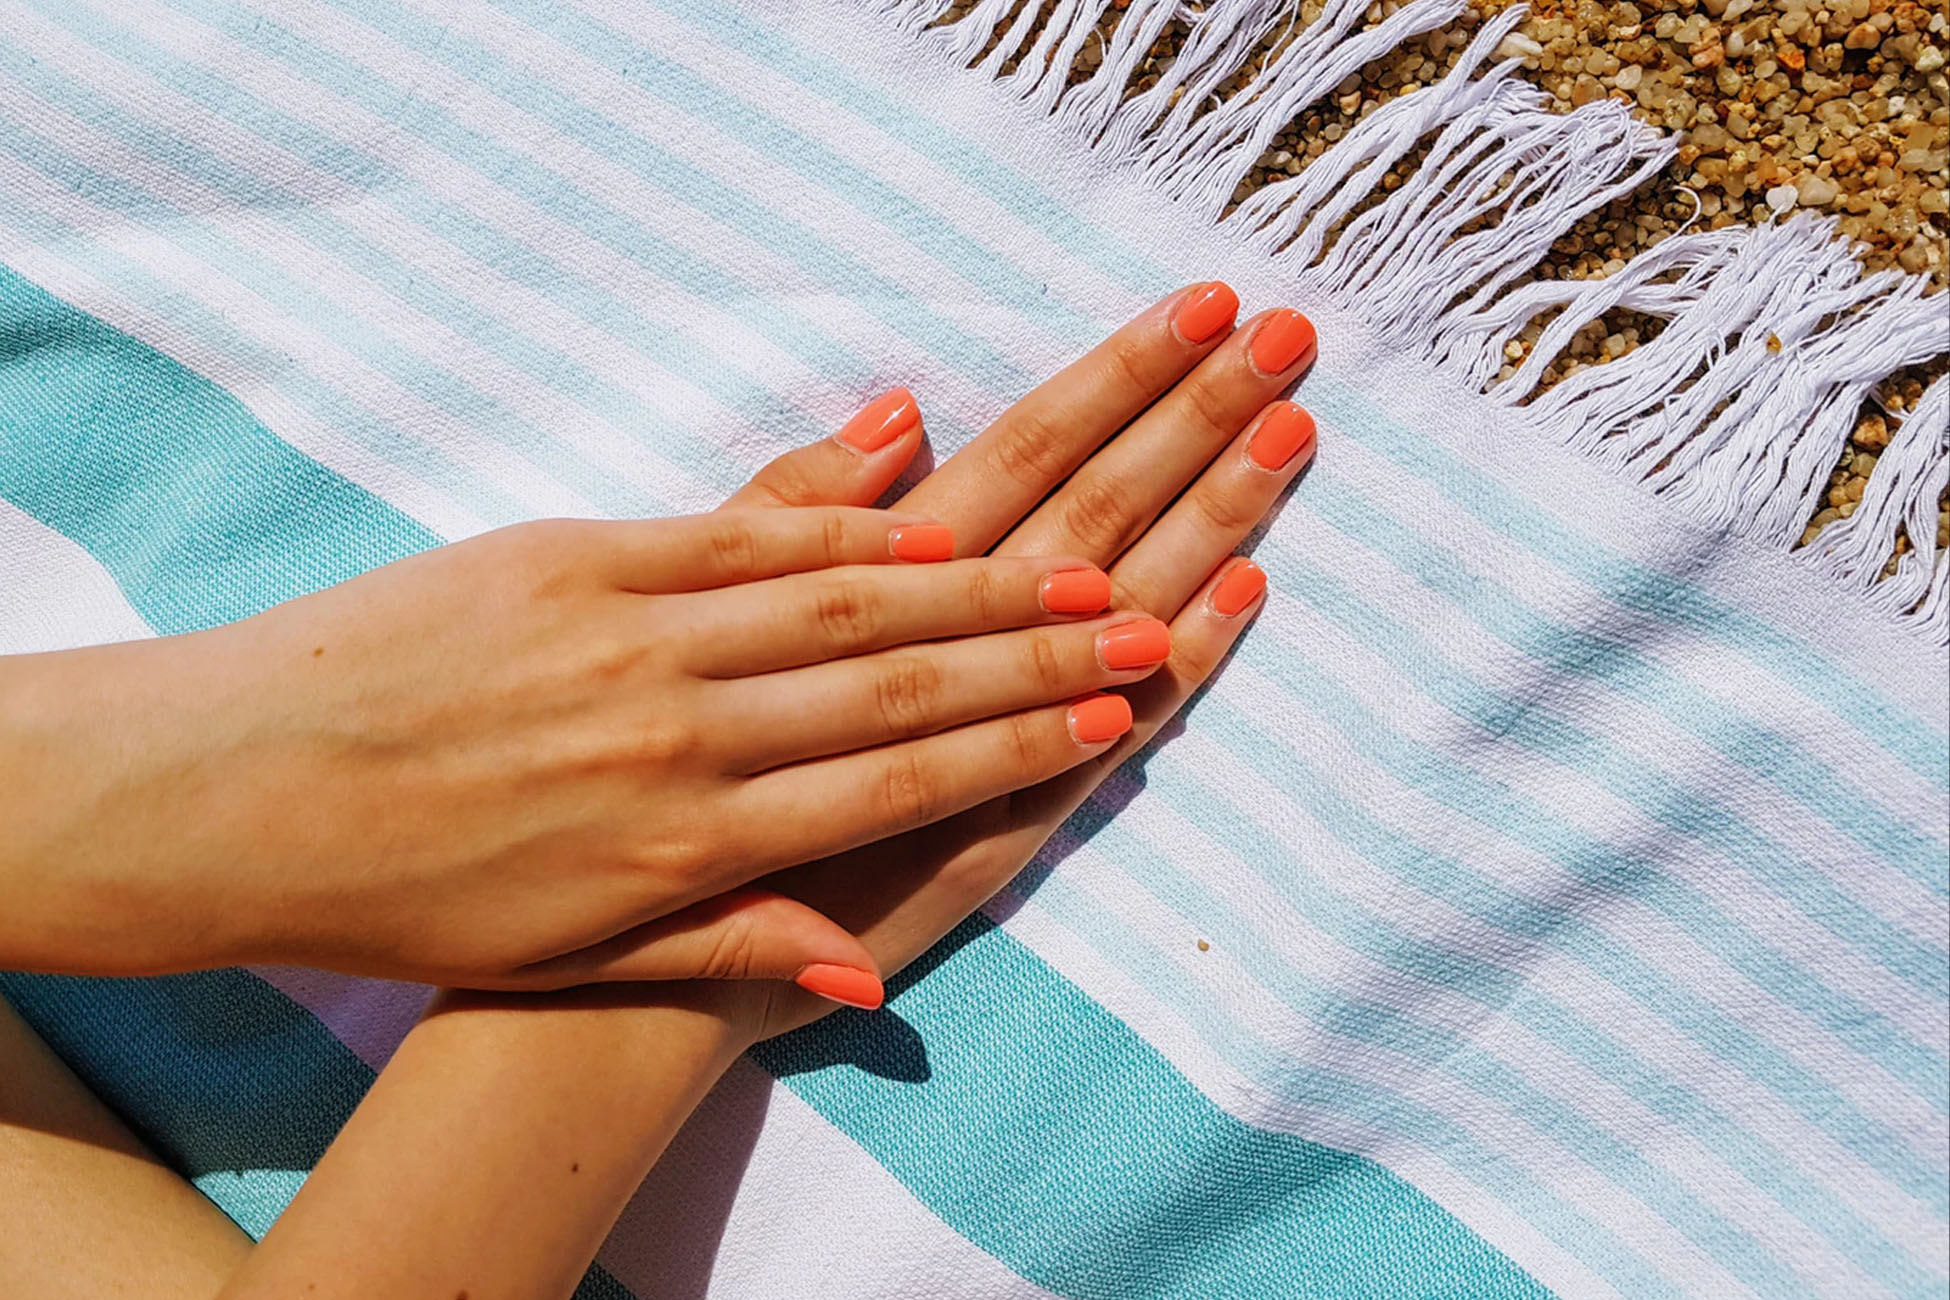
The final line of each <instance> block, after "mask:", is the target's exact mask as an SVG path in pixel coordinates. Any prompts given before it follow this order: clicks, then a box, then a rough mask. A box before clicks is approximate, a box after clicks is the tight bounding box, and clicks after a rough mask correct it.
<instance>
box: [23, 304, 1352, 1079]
mask: <svg viewBox="0 0 1950 1300" xmlns="http://www.w3.org/2000/svg"><path fill="white" fill-rule="evenodd" d="M1236 308H1237V300H1236V298H1234V297H1233V296H1232V294H1231V291H1230V290H1229V289H1226V288H1225V287H1224V286H1223V285H1196V286H1192V287H1190V288H1188V289H1185V290H1181V291H1180V292H1178V293H1176V294H1173V295H1172V296H1170V297H1169V298H1167V299H1165V300H1164V301H1163V302H1161V303H1159V304H1157V305H1155V306H1154V307H1152V308H1151V309H1149V310H1147V311H1146V312H1144V313H1143V314H1141V315H1140V316H1139V317H1137V318H1136V319H1135V320H1133V321H1132V322H1130V323H1129V324H1127V325H1126V326H1124V327H1123V328H1122V329H1120V330H1119V331H1118V332H1117V333H1116V334H1115V335H1113V336H1112V337H1111V338H1110V339H1109V340H1108V341H1107V342H1105V343H1104V344H1103V345H1101V346H1100V347H1099V348H1097V349H1096V350H1094V351H1093V352H1091V353H1090V354H1089V355H1088V356H1086V357H1084V358H1083V359H1082V360H1080V361H1079V362H1077V363H1076V364H1074V365H1072V366H1071V367H1069V368H1068V369H1067V370H1065V371H1064V372H1063V373H1061V374H1060V375H1058V376H1056V377H1055V378H1054V379H1052V380H1050V381H1049V382H1048V383H1046V384H1044V385H1042V386H1041V387H1039V388H1038V389H1037V390H1035V391H1034V392H1033V393H1031V394H1030V395H1029V396H1027V397H1026V398H1024V399H1023V400H1022V401H1021V402H1019V403H1018V404H1017V405H1016V406H1014V407H1013V408H1011V409H1010V411H1009V412H1008V413H1007V414H1005V415H1004V416H1003V417H1002V418H1001V419H1000V420H999V421H997V423H996V424H995V425H994V426H993V427H991V428H990V429H989V430H987V431H986V432H985V433H984V434H983V435H982V436H981V437H979V438H978V439H976V440H975V441H974V442H973V443H972V444H970V446H968V447H967V448H965V449H964V450H963V451H962V452H961V453H959V454H958V455H956V456H955V457H953V458H952V459H951V460H950V461H948V462H947V463H946V464H945V465H943V466H942V467H941V468H940V469H938V470H937V471H936V472H935V473H933V474H932V475H930V476H929V477H928V478H927V479H926V480H924V481H923V482H922V483H921V484H920V485H919V486H917V487H916V488H915V489H914V490H913V491H912V492H910V493H909V494H908V495H907V496H906V497H905V498H903V499H902V500H901V501H900V502H898V503H897V504H896V506H895V508H894V509H893V510H892V511H889V512H879V511H871V510H867V509H864V508H862V507H863V506H864V505H865V504H866V503H870V502H872V501H875V500H877V499H878V498H879V497H880V496H881V495H882V494H883V493H884V492H886V491H887V490H888V488H889V487H890V486H891V484H892V483H893V482H894V480H895V479H896V478H897V477H898V476H899V474H900V473H901V471H902V470H903V469H904V468H905V467H906V465H907V464H908V462H909V461H910V460H911V459H912V457H913V455H914V453H915V452H916V451H917V450H918V449H919V446H920V443H921V437H922V434H921V427H920V421H919V415H918V411H916V410H915V408H914V405H913V402H912V399H911V398H910V397H908V396H907V395H906V394H905V393H901V392H897V393H895V394H889V395H888V397H886V398H883V399H881V400H880V401H879V402H876V403H875V404H873V405H872V406H870V407H869V408H868V409H867V410H866V411H864V412H862V414H861V416H860V417H858V418H856V419H855V420H854V421H853V422H851V423H850V424H849V425H848V427H847V428H846V429H845V430H842V431H841V433H840V434H839V435H837V436H836V437H835V438H833V439H831V440H829V441H827V442H824V443H821V444H819V445H816V446H814V447H809V448H805V449H802V450H800V451H796V452H793V453H790V454H788V455H787V456H785V457H782V458H781V459H779V460H778V461H775V462H774V463H773V464H771V465H769V466H767V467H766V468H765V469H764V470H763V471H761V472H760V474H759V475H758V476H757V477H756V478H755V479H754V480H753V481H752V483H751V484H749V485H748V486H747V487H745V488H744V489H742V490H741V491H740V492H738V493H737V494H736V495H735V496H734V497H733V498H732V499H731V500H730V501H728V502H727V503H726V505H725V507H724V508H723V509H722V510H720V511H719V512H718V513H716V514H714V515H708V516H698V517H694V518H689V519H677V520H661V521H645V522H624V523H598V522H572V521H552V522H547V523H541V524H532V525H523V526H519V527H516V528H511V529H505V530H502V531H500V532H497V533H492V534H488V535H486V536H484V537H481V538H477V539H473V540H471V541H468V542H463V543H460V544H457V545H454V546H450V547H444V548H440V549H439V550H436V551H432V552H429V553H426V554H424V555H421V556H416V557H413V558H411V559H408V560H405V561H402V562H400V563H398V564H395V565H390V566H388V567H386V568H384V569H381V570H377V571H375V572H373V573H371V574H368V575H366V576H364V577H362V578H359V579H356V580H354V581H352V582H349V583H346V584H344V585H342V586H340V587H336V588H332V589H330V590H327V591H324V592H320V593H318V594H316V595H313V596H309V597H305V598H303V599H300V600H297V601H293V602H290V603H289V604H287V605H283V606H280V607H278V608H276V609H274V610H271V611H268V612H267V613H265V614H263V615H260V616H258V617H256V618H253V619H249V620H246V621H244V622H242V623H239V624H235V625H232V626H230V627H226V628H220V629H215V630H213V631H210V632H205V633H199V634H195V635H192V636H186V637H177V638H169V639H166V640H163V641H157V642H150V643H140V644H135V645H128V646H113V647H102V648H99V649H95V650H89V651H82V652H76V653H73V654H65V655H55V656H46V657H44V658H43V659H42V661H41V663H40V664H39V665H38V666H37V667H36V669H35V670H34V671H32V672H28V673H25V674H23V675H20V676H19V677H17V678H16V679H15V682H16V686H17V687H19V686H21V685H23V684H24V686H25V689H15V690H13V691H12V692H10V694H11V696H12V699H11V701H10V703H9V708H8V712H10V713H11V714H12V715H13V716H14V717H16V718H18V719H20V720H21V725H22V727H23V728H24V735H25V737H26V747H27V748H28V749H29V751H31V752H32V753H33V755H34V757H35V758H37V759H38V760H40V761H30V762H29V763H27V764H26V765H25V767H24V770H25V771H26V772H27V773H28V774H29V779H28V781H27V783H26V785H27V786H28V787H29V788H27V789H25V790H23V791H20V792H17V793H18V794H20V795H24V797H22V798H20V800H19V807H20V809H21V810H22V812H23V814H24V821H23V822H22V823H21V824H22V825H23V826H24V828H25V832H26V833H25V834H24V835H21V836H19V837H17V838H16V841H15V842H16V845H17V849H16V851H15V852H14V853H12V854H9V853H8V851H7V850H5V849H0V873H4V874H5V875H6V877H7V878H8V881H9V895H10V897H13V898H19V899H21V900H23V901H24V903H25V905H24V906H21V907H18V908H15V909H14V911H13V915H14V917H15V918H16V920H17V921H19V922H23V923H22V924H19V925H17V926H16V927H13V929H16V930H17V931H18V932H6V931H8V929H9V927H8V926H7V923H5V922H0V942H4V944H5V945H6V954H7V957H8V960H9V963H10V964H14V965H21V966H29V967H34V966H38V967H39V968H42V969H62V970H72V971H86V972H90V973H100V974H108V973H114V974H133V973H148V972H155V971H163V970H174V969H185V968H189V967H195V966H207V965H216V964H228V963H234V962H239V961H266V962H292V963H305V964H312V965H318V966H324V967H329V968H334V969H340V970H347V971H352V972H355V973H364V974H374V975H381V976H388V977H393V978H406V979H416V980H425V981H430V982H437V983H446V984H455V985H463V986H468V987H474V988H500V989H544V988H557V987H563V986H568V985H576V984H582V983H586V982H590V981H608V980H643V979H676V978H691V977H697V976H709V977H730V978H738V977H769V978H766V979H763V980H760V981H755V982H749V983H738V984H732V985H726V986H723V987H722V988H720V989H717V990H714V994H713V996H714V998H715V999H716V1003H715V1005H716V1006H717V1008H718V1010H719V1011H720V1012H721V1013H722V1014H726V1015H728V1016H729V1017H730V1018H731V1019H732V1020H733V1021H734V1023H736V1024H737V1025H738V1026H739V1030H740V1033H741V1034H742V1035H743V1036H744V1037H745V1038H747V1039H750V1040H756V1039H758V1038H762V1037H765V1036H769V1035H770V1034H774V1033H778V1032H781V1031H783V1030H785V1029H789V1028H792V1027H794V1026H796V1025H798V1024H802V1023H805V1022H806V1021H809V1020H811V1019H814V1018H816V1017H817V1016H818V1015H819V1014H820V1013H821V1012H823V1011H824V1010H828V1009H830V1008H831V1006H832V1002H831V1001H829V1000H827V998H839V999H841V1000H847V1001H853V1002H859V1003H869V1004H870V1003H872V1002H874V1001H877V1000H878V976H879V974H880V972H883V971H891V970H894V969H898V968H899V967H900V966H902V965H904V964H906V963H907V962H908V961H911V960H913V959H914V958H915V957H916V956H918V955H919V954H920V953H921V952H923V951H925V950H926V948H927V947H928V946H929V945H931V944H932V943H933V942H935V940H937V939H938V938H939V937H940V936H941V935H942V934H945V933H946V932H947V931H948V930H949V929H951V928H952V927H953V926H954V925H955V924H956V923H957V922H959V921H960V920H961V919H962V918H963V917H965V916H966V915H967V914H968V913H969V912H970V911H972V910H973V909H974V908H976V907H977V906H979V905H980V904H981V903H982V902H983V901H984V900H986V899H987V898H988V897H989V896H990V895H991V894H993V893H994V892H995V890H996V889H998V888H1000V887H1001V886H1002V885H1003V884H1004V883H1006V881H1007V880H1008V879H1009V878H1010V877H1011V876H1013V875H1014V874H1015V872H1016V871H1018V870H1019V869H1020V868H1021V866H1022V865H1023V864H1024V863H1025V862H1027V861H1028V860H1029V858H1030V857H1031V856H1032V855H1033V854H1034V853H1035V851H1036V849H1037V848H1038V847H1040V845H1041V844H1042V843H1043V841H1044V840H1045V839H1047V838H1048V836H1049V835H1050V834H1051V833H1052V832H1053V831H1054V830H1055V829H1056V827H1057V826H1058V825H1060V824H1061V822H1062V821H1063V819H1064V818H1065V817H1067V816H1068V815H1069V813H1070V812H1071V811H1072V810H1074V809H1075V807H1076V806H1077V805H1078V804H1079V803H1081V802H1082V800H1083V799H1084V798H1086V797H1087V796H1088V794H1089V793H1090V792H1091V790H1093V789H1094V788H1095V786H1096V785H1097V783H1098V782H1099V781H1101V780H1102V778H1103V777H1104V776H1105V775H1106V774H1108V772H1109V771H1111V770H1112V768H1114V767H1115V765H1116V764H1117V763H1118V762H1119V761H1121V759H1122V758H1123V757H1125V756H1126V755H1128V753H1129V752H1130V751H1131V750H1132V749H1133V748H1135V747H1136V746H1138V745H1141V744H1142V743H1143V742H1144V741H1145V740H1146V739H1148V738H1149V737H1150V736H1151V735H1152V734H1153V733H1155V731H1156V730H1157V729H1158V727H1159V726H1161V725H1162V724H1163V723H1164V722H1165V720H1166V719H1168V718H1169V717H1170V716H1171V714H1172V713H1173V712H1175V711H1176V710H1177V709H1178V708H1179V707H1180V706H1181V705H1182V704H1183V703H1184V701H1185V700H1186V698H1187V697H1188V696H1189V695H1190V694H1191V692H1192V691H1193V690H1195V689H1196V688H1197V686H1198V685H1199V684H1200V683H1201V682H1202V681H1203V680H1204V679H1205V678H1206V676H1207V675H1208V674H1209V673H1210V672H1211V671H1212V669H1213V668H1214V667H1215V666H1216V665H1217V663H1218V662H1219V661H1220V659H1221V658H1222V657H1223V655H1224V654H1225V652H1226V650H1227V648H1228V647H1229V646H1230V645H1231V643H1232V641H1233V639H1234V638H1235V637H1236V636H1237V635H1238V633H1239V631H1240V629H1241V628H1242V627H1243V625H1244V623H1245V622H1246V620H1247V619H1248V618H1249V617H1250V615H1251V614H1252V613H1253V612H1254V611H1255V610H1256V609H1257V607H1258V605H1259V603H1260V600H1261V598H1262V592H1263V589H1264V577H1263V575H1261V574H1260V573H1259V571H1258V570H1257V569H1255V568H1254V567H1253V566H1251V564H1250V563H1249V562H1247V561H1245V560H1242V559H1238V558H1234V557H1232V552H1233V550H1234V548H1236V547H1237V546H1238V544H1239V543H1240V541H1241V540H1242V539H1243V538H1244V537H1245V536H1246V534H1247V533H1248V532H1249V531H1250V530H1251V529H1252V528H1253V527H1254V526H1255V525H1256V524H1257V523H1258V521H1259V520H1260V519H1261V517H1262V516H1263V515H1264V514H1265V512H1266V511H1267V510H1268V509H1269V508H1270V507H1271V506H1272V504H1273V503H1274V502H1275V500H1276V499H1277V498H1278V496H1279V494H1280V493H1281V491H1282V490H1283V489H1284V488H1285V486H1286V485H1287V484H1288V483H1289V482H1290V481H1291V480H1292V478H1293V477H1294V476H1295V475H1296V474H1297V473H1298V472H1299V470H1300V469H1301V467H1302V466H1303V465H1304V464H1305V463H1306V461H1307V459H1308V457H1309V455H1310V453H1311V448H1312V439H1313V430H1312V423H1311V421H1310V420H1308V419H1307V417H1306V415H1305V413H1304V412H1302V411H1301V410H1300V409H1299V408H1298V407H1295V406H1293V405H1291V404H1290V403H1285V402H1278V401H1273V400H1272V399H1274V398H1275V397H1276V396H1277V394H1278V393H1279V392H1281V391H1282V390H1283V389H1284V388H1286V387H1287V386H1288V385H1289V384H1291V383H1292V382H1293V380H1294V379H1295V378H1297V377H1298V375H1299V373H1300V372H1301V371H1302V370H1303V369H1304V368H1305V366H1306V365H1307V364H1308V363H1309V362H1310V361H1311V359H1312V355H1313V342H1314V341H1313V333H1312V329H1311V326H1309V325H1308V324H1307V322H1306V321H1305V319H1304V318H1302V317H1300V316H1298V315H1297V314H1296V313H1292V312H1270V313H1265V314H1262V315H1260V316H1258V317H1255V318H1253V319H1251V320H1249V321H1248V322H1246V323H1245V325H1243V326H1242V327H1240V328H1238V329H1236V330H1235V329H1233V328H1232V326H1233V321H1234V316H1235V313H1236ZM1269 402H1270V403H1271V404H1270V405H1269ZM950 552H952V555H954V556H957V557H961V558H954V559H949V558H946V557H947V556H948V555H949V554H950ZM1106 608H1113V609H1115V610H1116V611H1117V612H1114V613H1105V612H1103V611H1104V610H1105V609H1106ZM1111 687H1120V688H1123V689H1122V691H1121V694H1119V695H1113V696H1108V697H1103V696H1099V695H1098V694H1097V693H1099V692H1103V691H1105V690H1107V689H1108V688H1111ZM1079 697H1082V698H1079ZM1126 700H1128V702H1129V704H1128V708H1127V707H1126V706H1125V705H1124V704H1123V703H1122V701H1126ZM186 719H189V720H190V724H189V725H186V721H185V720H186ZM77 795H79V797H77ZM36 900H39V901H40V902H42V903H43V904H45V905H44V906H38V907H37V906H35V905H34V904H35V902H36ZM28 918H32V923H31V924H27V923H24V922H26V921H27V920H28ZM795 977H799V978H801V979H802V980H803V982H805V983H806V984H807V985H808V986H809V987H813V988H819V989H821V991H822V992H824V993H825V994H826V995H827V997H826V998H822V997H815V996H812V995H810V994H804V993H800V992H799V991H797V990H795V989H793V988H792V987H791V986H790V985H788V984H784V983H778V982H773V981H777V980H786V979H792V978H795Z"/></svg>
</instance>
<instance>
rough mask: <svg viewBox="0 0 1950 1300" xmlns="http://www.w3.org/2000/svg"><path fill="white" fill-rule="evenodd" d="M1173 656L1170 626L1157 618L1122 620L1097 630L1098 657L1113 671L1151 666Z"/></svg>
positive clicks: (1099, 660)
mask: <svg viewBox="0 0 1950 1300" xmlns="http://www.w3.org/2000/svg"><path fill="white" fill-rule="evenodd" d="M1170 657H1171V629H1170V628H1168V627H1166V626H1165V625H1164V624H1163V623H1160V622H1159V621H1158V620H1157V619H1155V618H1141V619H1139V620H1137V621H1136V622H1134V623H1119V624H1118V625H1117V626H1116V627H1107V628H1105V629H1104V630H1103V631H1101V632H1099V633H1097V660H1098V662H1099V663H1101V664H1103V666H1104V667H1106V668H1109V669H1112V670H1114V671H1115V670H1122V669H1126V668H1149V667H1150V666H1151V665H1152V664H1161V663H1163V662H1164V661H1165V660H1167V659H1169V658H1170Z"/></svg>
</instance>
